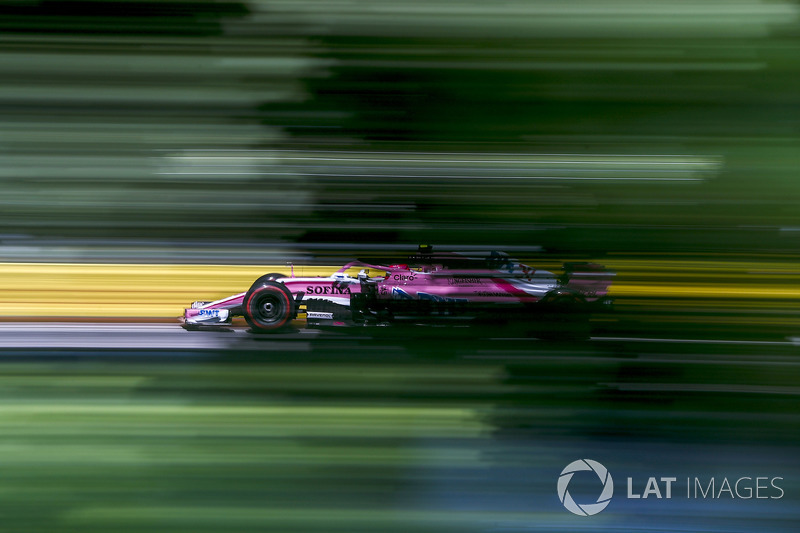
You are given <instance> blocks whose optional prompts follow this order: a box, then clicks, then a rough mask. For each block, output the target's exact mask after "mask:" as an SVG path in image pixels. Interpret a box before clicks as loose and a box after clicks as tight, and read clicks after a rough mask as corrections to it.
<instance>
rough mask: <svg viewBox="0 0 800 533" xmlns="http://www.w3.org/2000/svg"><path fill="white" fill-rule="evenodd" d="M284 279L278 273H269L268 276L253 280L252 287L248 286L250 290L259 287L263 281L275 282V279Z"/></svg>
mask: <svg viewBox="0 0 800 533" xmlns="http://www.w3.org/2000/svg"><path fill="white" fill-rule="evenodd" d="M285 277H286V276H284V275H283V274H281V273H280V272H270V273H269V274H264V275H263V276H261V277H259V278H258V279H257V280H255V281H254V282H253V284H252V285H250V289H254V288H256V287H260V286H261V285H262V284H263V283H264V282H265V281H275V280H276V279H279V278H285Z"/></svg>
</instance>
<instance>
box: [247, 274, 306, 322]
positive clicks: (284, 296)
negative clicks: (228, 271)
mask: <svg viewBox="0 0 800 533" xmlns="http://www.w3.org/2000/svg"><path fill="white" fill-rule="evenodd" d="M242 313H243V314H244V319H245V320H247V323H248V324H249V325H250V328H251V329H252V330H253V332H254V333H274V332H276V331H280V330H282V329H284V328H286V327H287V326H289V324H290V323H291V321H292V319H293V318H294V316H295V308H294V299H293V298H292V293H291V292H290V291H289V289H287V288H286V287H285V286H284V285H283V284H282V283H278V282H275V281H265V282H263V283H261V284H260V285H254V286H253V287H251V288H250V290H249V291H247V294H245V295H244V300H243V301H242Z"/></svg>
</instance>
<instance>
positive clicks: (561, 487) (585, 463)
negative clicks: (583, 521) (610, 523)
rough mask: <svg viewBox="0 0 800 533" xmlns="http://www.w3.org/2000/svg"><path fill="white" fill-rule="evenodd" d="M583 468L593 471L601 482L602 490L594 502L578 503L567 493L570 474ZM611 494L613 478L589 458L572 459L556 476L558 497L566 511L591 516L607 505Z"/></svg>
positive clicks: (604, 468) (570, 479)
mask: <svg viewBox="0 0 800 533" xmlns="http://www.w3.org/2000/svg"><path fill="white" fill-rule="evenodd" d="M583 470H590V471H593V472H594V473H595V474H597V477H598V478H600V482H601V483H602V484H603V490H602V492H601V493H600V496H598V497H597V501H596V502H594V503H584V504H578V503H576V502H575V500H573V499H572V495H570V493H569V490H568V487H569V482H570V481H572V476H573V475H575V472H580V471H583ZM613 494H614V480H613V479H612V478H611V474H609V473H608V469H606V467H605V466H603V465H601V464H600V463H598V462H597V461H593V460H591V459H578V460H577V461H572V462H571V463H570V464H568V465H567V466H566V468H564V470H562V471H561V475H560V476H558V499H559V500H561V503H562V504H564V507H566V509H567V511H569V512H570V513H573V514H576V515H579V516H592V515H594V514H597V513H599V512H600V511H602V510H603V509H605V508H606V507H607V506H608V503H609V502H610V501H611V496H612V495H613Z"/></svg>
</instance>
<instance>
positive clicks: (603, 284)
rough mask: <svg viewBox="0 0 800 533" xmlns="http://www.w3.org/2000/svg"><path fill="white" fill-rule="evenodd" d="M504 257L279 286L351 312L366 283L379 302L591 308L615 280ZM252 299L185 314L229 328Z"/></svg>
mask: <svg viewBox="0 0 800 533" xmlns="http://www.w3.org/2000/svg"><path fill="white" fill-rule="evenodd" d="M502 257H503V260H502V261H501V264H500V265H498V268H492V269H489V268H484V269H461V270H457V269H450V268H447V267H446V266H444V265H442V264H435V263H431V264H426V265H424V266H422V267H418V268H409V267H408V266H407V265H373V264H368V263H363V262H360V261H354V262H352V263H348V264H346V265H345V266H343V267H342V268H340V269H339V270H337V271H336V272H334V273H333V274H332V275H331V276H328V277H307V278H302V277H297V278H296V277H287V278H278V280H276V281H279V282H280V283H283V284H284V285H285V286H286V287H287V288H288V289H289V290H290V291H291V293H292V295H294V297H295V298H297V297H298V295H299V294H300V293H303V298H302V301H303V302H308V301H309V300H324V301H328V302H331V303H335V304H339V305H345V306H349V305H350V296H351V295H352V294H355V293H359V292H361V290H362V285H361V279H360V278H361V277H368V278H369V279H370V280H371V281H372V282H374V285H375V288H376V296H377V298H378V299H379V300H417V301H424V300H429V301H433V302H455V303H458V302H463V303H476V304H485V303H498V304H527V303H535V302H537V301H539V300H541V299H542V298H544V297H545V296H546V295H548V294H550V293H553V292H554V291H559V290H567V291H569V292H572V293H578V294H580V295H581V297H582V298H583V299H584V300H585V301H586V302H593V301H598V300H600V299H603V298H605V297H606V296H607V294H608V289H609V286H610V285H611V277H612V276H613V273H610V272H607V271H605V270H604V269H603V268H602V267H601V266H600V265H595V264H592V263H581V264H579V265H578V266H575V267H570V276H569V279H568V280H567V281H566V283H563V281H562V280H559V279H558V278H557V277H556V276H555V275H554V274H553V273H552V272H549V271H546V270H537V269H534V268H531V267H528V266H526V265H523V264H521V263H518V262H515V261H513V260H511V259H507V258H506V257H505V256H502ZM351 268H361V269H362V274H359V277H353V276H349V275H347V274H346V273H345V272H346V271H347V270H349V269H351ZM367 271H369V273H370V274H371V276H368V274H367ZM246 294H247V293H246V292H241V293H239V294H235V295H233V296H229V297H227V298H223V299H221V300H217V301H215V302H207V303H206V302H196V303H195V304H193V306H192V308H188V309H186V310H185V311H184V321H185V323H187V324H203V323H209V324H214V323H221V322H226V321H228V322H229V321H230V317H231V315H233V314H241V306H242V302H243V300H244V297H245V295H246Z"/></svg>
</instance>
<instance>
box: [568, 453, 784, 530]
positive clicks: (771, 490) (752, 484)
mask: <svg viewBox="0 0 800 533" xmlns="http://www.w3.org/2000/svg"><path fill="white" fill-rule="evenodd" d="M578 472H590V473H591V472H593V473H594V474H595V475H596V476H597V478H598V479H599V480H600V485H599V486H598V490H599V496H597V500H596V501H588V502H580V503H579V502H577V501H575V499H574V498H573V496H572V495H571V494H570V492H569V484H570V481H572V479H573V476H574V475H575V474H576V473H578ZM782 482H783V477H780V476H740V477H737V478H730V479H729V478H728V477H723V478H719V477H714V476H711V477H702V476H687V477H686V478H685V479H684V478H681V479H680V481H679V479H678V477H677V476H648V477H647V479H646V481H641V480H640V481H638V482H637V481H636V480H634V478H633V477H630V476H629V477H628V478H627V491H626V494H625V497H626V498H627V499H629V500H645V499H648V498H651V499H658V500H662V499H663V500H670V499H673V498H685V499H702V500H715V499H716V500H719V499H741V500H749V499H759V500H766V499H771V500H780V499H781V498H783V497H784V495H785V494H786V492H785V491H784V490H783V488H782V487H781V485H782ZM600 486H602V488H600ZM684 487H685V491H684ZM556 489H557V492H558V499H559V500H560V501H561V504H562V505H563V506H564V508H566V509H567V511H569V512H571V513H573V514H576V515H578V516H592V515H596V514H597V513H599V512H601V511H602V510H603V509H605V508H606V507H608V504H609V503H610V502H611V498H612V497H613V495H614V480H613V478H612V477H611V473H610V472H609V471H608V469H607V468H606V467H605V466H603V465H602V464H601V463H599V462H597V461H594V460H592V459H578V460H576V461H573V462H571V463H570V464H568V465H567V466H566V467H565V468H564V470H562V471H561V474H560V475H559V476H558V483H557V485H556Z"/></svg>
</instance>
